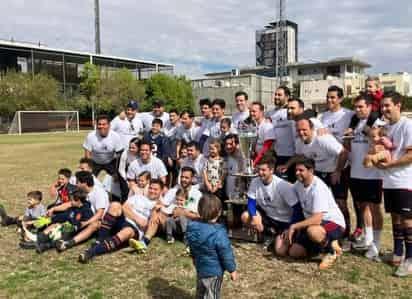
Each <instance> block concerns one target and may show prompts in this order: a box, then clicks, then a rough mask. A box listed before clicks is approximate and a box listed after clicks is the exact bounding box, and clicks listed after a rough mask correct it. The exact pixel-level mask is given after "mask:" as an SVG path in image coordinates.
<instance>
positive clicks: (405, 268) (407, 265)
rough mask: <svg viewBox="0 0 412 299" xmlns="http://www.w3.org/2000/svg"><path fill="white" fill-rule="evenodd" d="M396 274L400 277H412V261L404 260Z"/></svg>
mask: <svg viewBox="0 0 412 299" xmlns="http://www.w3.org/2000/svg"><path fill="white" fill-rule="evenodd" d="M394 274H395V276H398V277H405V276H409V275H411V274H412V259H406V260H404V261H403V262H402V263H401V264H400V266H399V267H398V269H397V270H396V272H395V273H394Z"/></svg>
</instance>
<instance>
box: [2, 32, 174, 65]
mask: <svg viewBox="0 0 412 299" xmlns="http://www.w3.org/2000/svg"><path fill="white" fill-rule="evenodd" d="M0 49H8V50H16V49H19V50H26V51H30V50H36V51H44V52H45V53H61V54H67V55H78V56H87V57H91V58H94V57H96V58H100V59H103V60H105V59H107V60H116V61H119V62H125V63H136V64H139V65H140V66H144V65H147V66H153V65H157V66H159V67H171V68H174V67H175V65H174V64H169V63H163V62H155V61H150V60H141V59H132V58H125V57H119V56H112V55H104V54H95V53H91V52H81V51H72V50H66V49H58V48H50V47H47V46H44V45H42V44H40V43H38V44H35V43H27V42H16V41H7V40H2V39H0Z"/></svg>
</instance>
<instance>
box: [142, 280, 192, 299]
mask: <svg viewBox="0 0 412 299" xmlns="http://www.w3.org/2000/svg"><path fill="white" fill-rule="evenodd" d="M147 289H148V292H149V294H150V295H151V296H152V298H176V299H177V298H179V299H193V298H194V296H192V295H190V293H189V292H187V291H185V290H182V289H180V288H178V287H176V286H173V285H171V284H170V282H169V281H167V280H165V279H163V278H160V277H154V278H152V279H150V280H149V284H148V286H147Z"/></svg>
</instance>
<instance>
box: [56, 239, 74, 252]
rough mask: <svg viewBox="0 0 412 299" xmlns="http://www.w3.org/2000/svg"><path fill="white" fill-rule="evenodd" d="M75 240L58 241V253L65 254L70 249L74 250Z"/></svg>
mask: <svg viewBox="0 0 412 299" xmlns="http://www.w3.org/2000/svg"><path fill="white" fill-rule="evenodd" d="M74 244H75V243H74V240H67V241H64V240H58V241H56V249H57V251H58V252H63V251H65V250H67V249H69V248H72V247H73V246H74Z"/></svg>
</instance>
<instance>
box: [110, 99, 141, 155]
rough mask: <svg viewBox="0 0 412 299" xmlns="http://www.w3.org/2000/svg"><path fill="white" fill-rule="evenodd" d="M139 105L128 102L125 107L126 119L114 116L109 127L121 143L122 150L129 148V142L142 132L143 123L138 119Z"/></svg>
mask: <svg viewBox="0 0 412 299" xmlns="http://www.w3.org/2000/svg"><path fill="white" fill-rule="evenodd" d="M138 110H139V104H138V103H137V102H136V101H134V100H130V101H129V103H128V104H127V106H126V117H125V118H122V117H120V116H116V117H115V118H114V119H113V120H112V122H111V124H110V126H111V128H112V130H113V131H115V132H116V133H117V134H118V135H119V136H120V139H121V141H122V145H123V148H124V149H128V148H129V142H130V140H131V139H132V138H134V137H136V136H137V135H139V134H140V133H142V131H143V123H142V121H141V119H140V118H139V117H138Z"/></svg>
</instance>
